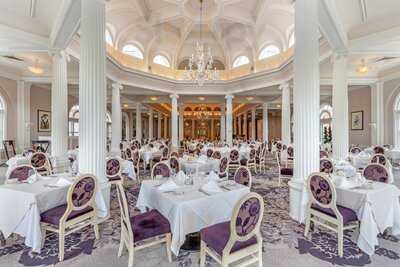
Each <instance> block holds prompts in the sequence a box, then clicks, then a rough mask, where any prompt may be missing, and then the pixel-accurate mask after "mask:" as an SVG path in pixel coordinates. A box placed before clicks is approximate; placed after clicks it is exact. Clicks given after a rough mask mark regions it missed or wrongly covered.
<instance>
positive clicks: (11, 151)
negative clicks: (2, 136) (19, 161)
mask: <svg viewBox="0 0 400 267" xmlns="http://www.w3.org/2000/svg"><path fill="white" fill-rule="evenodd" d="M3 149H4V152H5V153H6V157H7V160H9V159H10V158H12V157H14V156H15V155H16V154H17V153H15V141H14V140H4V141H3Z"/></svg>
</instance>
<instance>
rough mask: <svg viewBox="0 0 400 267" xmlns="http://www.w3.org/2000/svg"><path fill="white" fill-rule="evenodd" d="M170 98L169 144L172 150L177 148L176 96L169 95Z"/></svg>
mask: <svg viewBox="0 0 400 267" xmlns="http://www.w3.org/2000/svg"><path fill="white" fill-rule="evenodd" d="M170 97H171V106H172V110H171V142H172V148H174V149H177V148H178V98H179V96H178V95H170Z"/></svg>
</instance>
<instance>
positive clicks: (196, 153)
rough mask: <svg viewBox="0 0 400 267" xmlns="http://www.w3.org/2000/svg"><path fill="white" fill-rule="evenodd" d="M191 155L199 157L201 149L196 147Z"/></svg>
mask: <svg viewBox="0 0 400 267" xmlns="http://www.w3.org/2000/svg"><path fill="white" fill-rule="evenodd" d="M193 154H194V155H195V156H200V154H201V149H200V148H199V147H196V148H195V149H194V151H193Z"/></svg>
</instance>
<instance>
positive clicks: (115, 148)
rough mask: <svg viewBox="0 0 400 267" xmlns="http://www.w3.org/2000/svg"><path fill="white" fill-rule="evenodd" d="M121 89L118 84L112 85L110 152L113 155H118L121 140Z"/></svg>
mask: <svg viewBox="0 0 400 267" xmlns="http://www.w3.org/2000/svg"><path fill="white" fill-rule="evenodd" d="M121 89H122V85H121V84H120V83H113V85H112V99H111V152H113V153H120V148H119V145H120V143H121V140H122V112H121Z"/></svg>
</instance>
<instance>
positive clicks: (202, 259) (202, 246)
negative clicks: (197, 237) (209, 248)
mask: <svg viewBox="0 0 400 267" xmlns="http://www.w3.org/2000/svg"><path fill="white" fill-rule="evenodd" d="M205 265H206V243H204V241H203V240H202V241H201V243H200V267H204V266H205Z"/></svg>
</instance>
